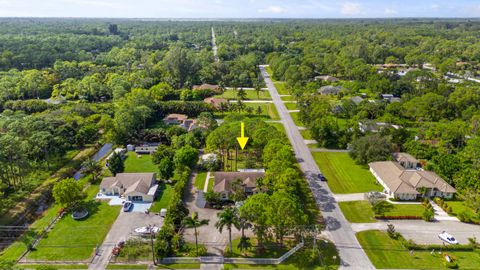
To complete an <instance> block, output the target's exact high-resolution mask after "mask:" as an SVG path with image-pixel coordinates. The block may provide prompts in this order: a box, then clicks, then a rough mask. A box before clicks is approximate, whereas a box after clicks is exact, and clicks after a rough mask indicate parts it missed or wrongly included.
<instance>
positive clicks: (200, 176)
mask: <svg viewBox="0 0 480 270" xmlns="http://www.w3.org/2000/svg"><path fill="white" fill-rule="evenodd" d="M206 181H207V172H199V173H197V175H196V176H195V187H196V188H197V190H203V188H204V187H205V182H206Z"/></svg>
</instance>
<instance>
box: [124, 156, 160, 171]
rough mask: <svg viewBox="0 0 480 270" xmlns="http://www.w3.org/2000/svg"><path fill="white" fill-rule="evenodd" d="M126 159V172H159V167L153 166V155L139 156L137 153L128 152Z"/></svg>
mask: <svg viewBox="0 0 480 270" xmlns="http://www.w3.org/2000/svg"><path fill="white" fill-rule="evenodd" d="M126 156H127V158H126V159H125V172H126V173H135V172H157V171H158V167H157V165H155V164H153V162H152V156H151V155H138V156H137V154H136V153H135V152H127V155H126Z"/></svg>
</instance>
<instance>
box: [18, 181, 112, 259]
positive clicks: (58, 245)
mask: <svg viewBox="0 0 480 270" xmlns="http://www.w3.org/2000/svg"><path fill="white" fill-rule="evenodd" d="M97 188H98V187H97ZM120 208H121V206H109V205H108V202H96V201H94V200H90V201H88V202H87V209H88V211H89V213H90V214H89V216H88V217H87V218H86V219H84V220H74V219H73V218H72V217H71V216H70V214H65V215H64V216H63V217H62V218H61V219H60V220H59V221H58V222H57V224H55V225H54V227H53V229H52V230H51V231H50V232H49V233H48V234H47V235H46V236H45V237H44V238H43V239H42V240H40V242H39V244H38V245H37V247H36V250H35V251H32V252H30V253H29V254H28V256H27V260H28V259H33V260H59V261H62V260H65V261H82V260H86V259H88V258H89V257H90V256H91V255H92V253H93V251H94V249H95V247H96V246H97V245H100V244H102V242H103V239H104V238H105V236H106V235H107V233H108V231H109V230H110V227H111V225H112V224H113V222H115V219H116V218H117V216H118V214H119V213H120Z"/></svg>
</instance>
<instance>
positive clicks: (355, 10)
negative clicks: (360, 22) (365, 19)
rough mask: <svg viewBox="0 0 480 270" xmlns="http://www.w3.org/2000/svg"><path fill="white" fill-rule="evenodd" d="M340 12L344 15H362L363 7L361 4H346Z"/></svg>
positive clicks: (343, 4)
mask: <svg viewBox="0 0 480 270" xmlns="http://www.w3.org/2000/svg"><path fill="white" fill-rule="evenodd" d="M340 12H341V13H342V14H344V15H360V14H362V6H361V5H360V4H359V3H352V2H345V3H342V6H341V10H340Z"/></svg>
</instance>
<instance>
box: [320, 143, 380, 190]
mask: <svg viewBox="0 0 480 270" xmlns="http://www.w3.org/2000/svg"><path fill="white" fill-rule="evenodd" d="M312 155H313V157H314V159H315V161H316V162H317V164H318V166H319V167H320V170H321V171H322V173H323V174H324V175H325V177H326V178H327V183H328V186H329V187H330V189H331V190H332V192H333V193H359V192H368V191H372V190H375V191H381V190H382V187H381V186H380V185H378V184H377V183H376V182H375V178H374V177H373V175H372V174H371V173H370V171H369V170H367V169H365V168H364V167H362V166H360V165H357V164H355V162H354V161H353V159H351V158H350V156H349V155H348V153H334V152H314V153H312Z"/></svg>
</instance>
